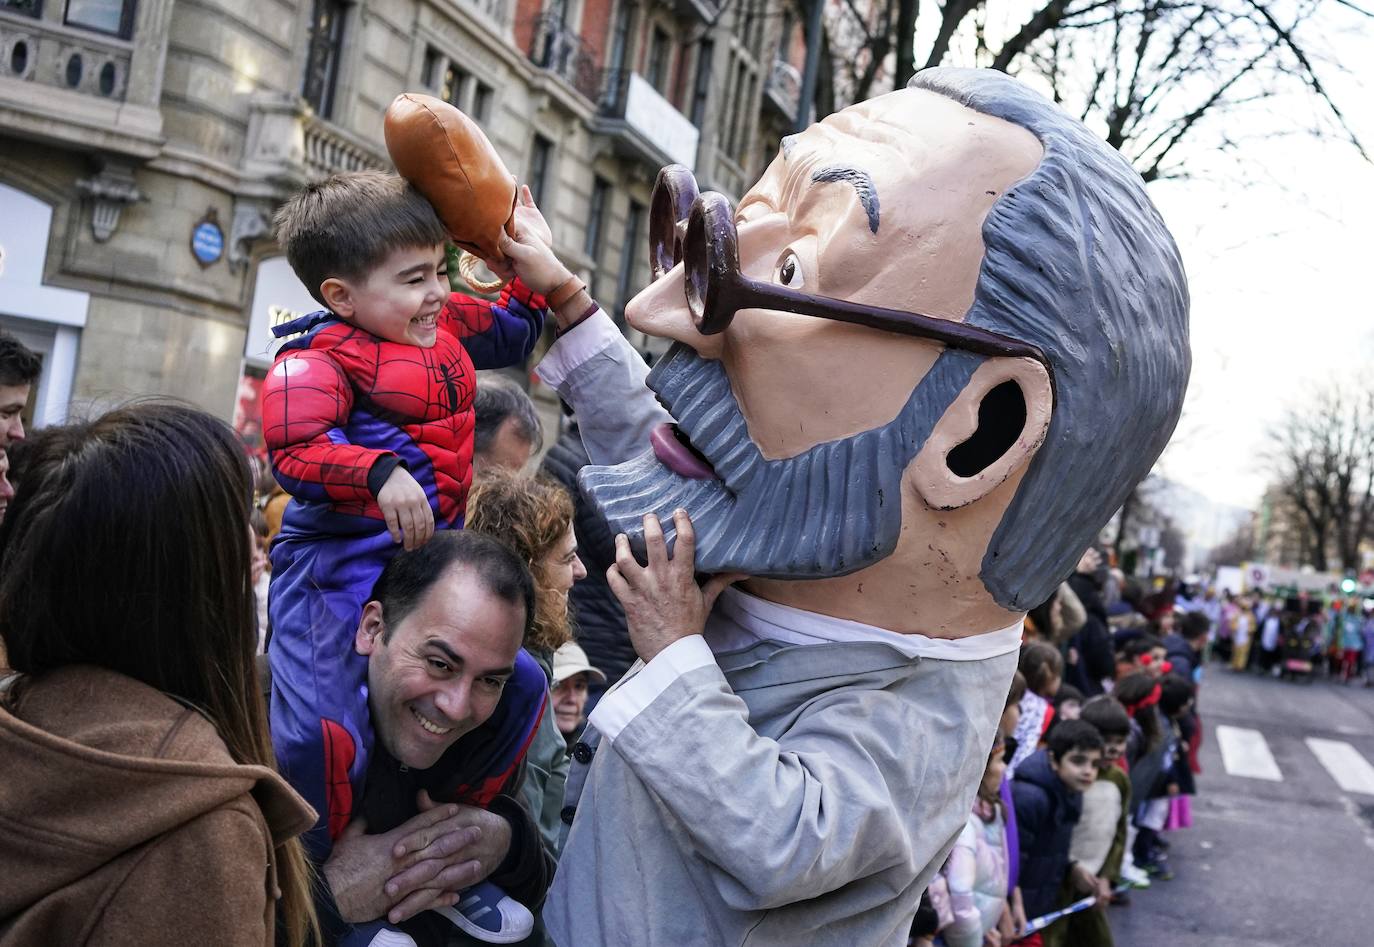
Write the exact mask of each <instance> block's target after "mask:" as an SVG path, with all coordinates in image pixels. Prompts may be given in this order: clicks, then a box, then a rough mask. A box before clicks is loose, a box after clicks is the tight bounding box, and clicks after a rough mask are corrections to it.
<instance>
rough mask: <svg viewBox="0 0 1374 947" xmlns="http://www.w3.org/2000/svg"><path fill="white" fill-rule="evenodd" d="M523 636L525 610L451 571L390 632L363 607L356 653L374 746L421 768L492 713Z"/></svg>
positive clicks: (379, 616) (372, 609) (459, 570)
mask: <svg viewBox="0 0 1374 947" xmlns="http://www.w3.org/2000/svg"><path fill="white" fill-rule="evenodd" d="M524 630H525V614H524V606H523V605H521V604H516V603H512V602H508V601H505V600H504V599H502V598H500V597H498V596H496V595H494V594H492V593H491V592H490V591H489V590H488V589H487V587H486V585H485V584H484V583H483V582H482V581H481V580H480V579H478V578H477V577H476V576H474V575H473V574H472V572H471V571H469V570H468V569H466V568H465V567H463V566H452V567H450V568H449V569H448V570H446V571H445V573H444V574H443V575H442V576H440V577H439V578H438V579H437V580H435V582H434V583H433V585H431V586H430V588H429V590H428V591H427V592H426V593H425V595H424V597H423V599H421V601H420V602H419V603H418V604H417V605H416V606H415V607H414V609H412V610H411V611H410V613H409V614H407V615H406V616H405V617H404V618H403V619H402V620H401V621H400V622H397V623H396V624H395V625H394V627H391V628H387V626H386V616H385V615H384V614H383V612H382V606H381V604H380V603H379V602H376V601H373V602H369V603H368V605H367V608H366V609H365V610H364V612H363V619H362V622H361V624H360V625H359V627H358V634H357V638H356V647H357V650H358V653H359V654H362V655H366V656H367V657H368V665H367V685H368V707H369V710H370V712H371V714H372V728H373V730H374V731H375V733H376V734H377V739H378V740H379V741H380V742H381V744H382V745H383V746H384V747H386V749H387V750H388V751H389V752H390V753H391V755H392V756H393V757H395V758H396V759H397V760H399V761H400V762H401V763H403V764H405V765H406V766H410V767H414V768H416V769H427V768H428V767H430V766H433V765H434V764H435V763H436V762H438V760H439V757H440V756H442V755H443V753H444V751H445V750H447V749H448V748H449V747H450V746H452V745H453V744H454V743H455V742H457V740H458V738H459V737H461V736H463V734H465V733H468V732H469V731H471V730H473V729H475V728H476V727H478V726H481V725H482V724H483V723H485V722H486V721H487V719H488V718H489V717H490V716H491V715H492V713H493V712H494V711H495V710H496V705H497V702H498V701H500V699H501V692H502V690H503V689H504V687H505V684H506V681H507V680H508V679H509V678H510V676H511V674H512V673H513V672H514V666H515V655H516V652H517V651H518V650H519V649H520V643H521V639H522V637H523V635H524Z"/></svg>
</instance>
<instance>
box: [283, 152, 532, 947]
mask: <svg viewBox="0 0 1374 947" xmlns="http://www.w3.org/2000/svg"><path fill="white" fill-rule="evenodd" d="M529 212H533V213H534V214H537V211H532V208H531V209H529V210H526V213H529ZM517 213H519V211H518V212H517ZM536 223H538V224H540V225H542V224H543V222H542V219H541V220H539V221H537V222H536ZM276 225H277V238H278V240H279V242H280V243H281V244H282V245H283V247H284V248H285V250H286V255H287V259H288V260H289V261H290V263H291V267H292V269H293V270H294V271H295V273H296V275H297V276H298V277H299V278H300V280H301V282H302V283H304V284H305V286H306V288H307V289H308V290H309V291H310V293H311V295H312V296H314V297H315V299H317V300H318V301H319V302H320V303H321V305H323V306H324V307H325V308H324V309H323V310H321V311H319V312H315V313H312V314H310V315H307V316H303V317H301V318H299V319H296V320H293V321H291V322H288V323H286V324H285V325H281V326H277V327H276V328H275V329H274V330H273V331H274V333H275V334H276V335H278V336H279V337H286V336H289V337H290V338H289V339H288V341H287V342H286V343H285V344H284V345H283V346H282V348H281V350H280V351H279V353H278V355H277V357H276V361H275V363H274V364H273V366H272V370H271V371H270V372H269V374H268V376H267V380H266V382H265V384H264V387H263V427H264V435H265V439H266V442H267V446H268V448H269V451H270V456H271V461H272V467H273V472H274V473H275V475H276V478H277V481H278V482H279V483H280V484H281V486H282V487H283V488H284V489H285V490H286V491H287V492H288V493H290V494H291V495H292V497H293V499H292V500H291V502H290V504H289V505H288V507H287V509H286V511H285V513H284V515H283V519H282V529H281V532H280V534H279V536H278V537H277V540H276V542H275V544H274V545H273V547H272V585H271V599H270V604H269V612H270V616H271V624H272V632H273V636H272V640H271V643H270V646H269V649H268V651H269V657H270V661H271V666H272V680H273V687H272V704H271V727H272V739H273V743H274V746H275V749H276V753H277V759H278V762H279V764H280V766H281V769H282V771H283V773H285V774H286V776H287V777H288V779H289V780H290V782H291V784H292V785H293V786H294V787H295V788H296V789H297V790H298V791H299V792H300V793H301V794H302V795H304V796H305V797H306V799H307V800H308V801H309V802H310V804H311V805H312V806H314V807H315V809H316V810H317V811H318V813H319V815H320V822H319V823H318V824H317V825H316V826H315V828H314V829H312V830H311V832H310V833H309V836H308V837H307V847H308V849H309V850H310V853H311V855H312V857H314V858H315V859H316V860H317V861H320V862H323V861H324V859H325V858H326V857H327V856H328V853H329V851H330V850H331V848H332V845H333V841H334V840H335V839H337V838H338V836H339V834H340V833H341V832H342V831H343V829H344V827H345V826H346V825H347V824H348V822H349V820H350V818H351V817H352V815H353V812H354V811H355V809H357V807H358V805H357V804H358V793H359V792H360V790H361V788H362V780H363V776H364V774H365V773H366V771H367V764H368V757H369V753H370V751H371V749H372V738H373V733H372V727H371V725H370V723H369V715H368V706H367V696H366V695H367V690H366V687H365V680H366V668H367V662H366V660H365V659H364V658H363V657H362V656H360V655H358V654H357V653H356V652H355V651H354V637H355V632H356V630H357V628H358V623H359V618H360V616H361V613H362V610H363V606H364V604H365V603H366V602H367V600H368V598H369V595H370V594H371V592H372V588H373V584H374V583H375V582H376V580H377V578H378V576H379V575H380V574H381V572H382V569H383V567H384V566H385V565H386V563H387V562H388V561H389V560H390V559H391V558H392V556H393V555H394V554H395V552H396V551H397V550H398V549H399V548H400V547H401V546H402V545H404V546H405V548H406V549H414V548H416V547H418V546H420V545H422V544H424V543H425V542H426V541H427V540H428V539H429V537H430V536H431V535H432V534H433V533H434V531H435V530H436V529H461V528H462V526H463V517H464V510H465V505H466V501H467V496H468V488H469V486H470V484H471V480H472V471H471V458H472V437H473V410H472V401H473V391H474V388H475V378H476V376H475V370H476V369H479V368H500V367H503V366H507V365H513V364H521V363H523V362H524V360H525V359H526V357H527V356H528V355H529V354H530V351H531V350H532V349H533V347H534V345H535V342H536V341H537V340H538V338H539V335H540V333H541V331H542V330H543V326H544V299H543V297H542V296H541V295H540V292H541V291H545V290H548V289H551V288H552V287H543V286H538V287H531V286H527V285H526V284H524V283H523V282H521V281H520V280H519V279H516V280H515V281H513V282H512V283H511V284H510V285H508V286H507V287H505V288H504V289H503V290H502V291H501V295H500V298H499V300H497V301H496V302H488V301H486V300H482V299H475V298H472V297H468V296H464V295H461V294H459V293H450V292H449V289H448V286H447V285H446V284H445V283H444V278H445V276H446V269H445V247H444V244H445V241H446V239H447V234H446V232H445V230H444V227H443V225H442V224H441V223H440V221H439V218H438V217H437V216H436V214H435V212H434V209H433V207H431V205H430V204H429V203H428V202H427V201H426V200H425V198H424V197H422V196H421V195H420V194H419V193H418V192H416V191H415V190H414V189H413V188H411V187H410V185H408V184H407V183H406V182H405V181H404V180H402V179H401V178H399V177H397V176H396V175H393V174H384V173H381V172H358V173H349V174H338V175H335V176H333V177H331V178H329V179H328V180H325V181H322V182H318V183H314V184H309V185H307V186H306V187H305V188H304V189H303V190H302V191H301V192H300V193H298V194H297V195H296V196H295V197H293V198H292V199H291V200H290V201H288V202H287V203H286V205H285V206H284V207H283V208H282V209H281V211H280V212H279V213H278V215H277V219H276ZM543 227H544V229H545V230H546V225H543ZM546 692H547V691H546V687H545V681H544V675H543V674H542V672H541V671H540V670H539V668H538V666H537V665H536V664H535V663H534V662H533V660H531V659H530V658H529V656H528V655H525V654H524V653H523V652H521V654H520V658H519V659H518V660H517V662H516V666H515V671H514V674H513V676H512V677H511V679H510V680H509V681H507V682H506V685H505V691H504V693H503V697H502V700H501V705H500V706H498V709H497V712H496V714H495V715H494V720H493V721H488V723H487V724H485V725H484V731H485V732H486V734H487V736H488V737H489V738H490V737H491V735H492V734H499V735H500V737H501V739H502V740H503V741H504V742H503V743H502V744H501V749H500V751H499V752H496V753H494V755H492V756H489V757H487V756H484V757H483V758H484V759H490V760H491V767H492V770H493V771H492V772H490V773H487V774H485V775H487V776H493V777H496V776H500V775H501V772H502V771H503V770H513V769H514V767H516V766H517V765H519V762H520V758H521V756H522V755H523V753H524V751H525V748H526V746H527V744H528V742H529V739H530V737H531V735H532V734H533V732H534V729H535V727H536V725H537V724H538V721H539V716H540V713H541V711H542V706H543V701H544V697H545V694H546ZM444 723H445V722H444V721H433V720H428V719H423V718H420V717H419V715H418V712H417V713H416V721H415V725H416V726H417V727H422V728H424V729H425V730H426V731H427V732H429V733H436V732H443V731H442V728H443V726H444ZM465 739H466V738H465ZM461 746H463V744H462V743H461V742H460V743H459V744H458V747H461ZM456 748H457V747H455V749H456ZM499 782H500V780H499V779H492V780H487V781H479V782H478V783H474V784H472V785H476V786H482V785H488V784H491V785H494V784H496V783H499ZM450 801H461V802H466V803H469V804H472V805H484V804H485V803H486V802H487V801H489V800H487V799H483V798H480V794H479V795H476V796H470V797H468V798H464V799H455V800H450ZM488 887H490V886H488ZM470 890H476V889H470ZM498 893H499V892H498ZM470 900H471V899H469V898H467V897H465V898H464V899H463V902H462V903H463V904H464V905H466V904H468V903H469V902H470ZM481 909H482V905H480V904H477V905H475V907H473V908H465V910H464V913H465V914H468V913H471V912H472V911H480V910H481ZM488 913H489V914H491V913H495V914H500V912H499V911H496V912H488ZM479 926H480V925H479ZM469 933H473V934H474V936H477V935H478V931H475V930H474V931H469Z"/></svg>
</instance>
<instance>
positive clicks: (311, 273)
mask: <svg viewBox="0 0 1374 947" xmlns="http://www.w3.org/2000/svg"><path fill="white" fill-rule="evenodd" d="M273 223H274V224H275V225H276V230H277V243H279V244H281V246H282V249H284V250H285V251H286V259H287V261H288V262H290V264H291V269H293V270H295V272H296V276H297V277H299V278H300V281H301V282H302V283H304V284H305V288H306V289H307V290H308V291H309V292H310V295H311V296H314V297H315V300H316V301H317V302H319V304H320V305H322V306H323V305H327V304H326V303H325V301H324V298H323V297H322V296H321V295H320V284H321V283H323V282H324V281H325V280H327V279H329V278H330V277H340V278H343V279H360V278H362V277H363V276H365V275H367V272H368V271H369V270H371V269H373V268H374V267H376V266H378V265H380V264H381V263H382V261H383V260H385V259H386V258H387V256H388V255H390V254H391V253H393V252H394V251H396V250H400V249H405V248H408V247H432V246H434V245H435V244H438V243H443V242H444V241H446V240H447V239H448V234H447V233H446V232H445V231H444V225H443V224H441V223H440V222H439V216H438V214H436V213H435V212H434V208H433V207H432V206H430V203H429V201H427V200H425V198H424V197H423V196H422V195H421V194H420V192H419V191H417V190H415V189H414V188H413V187H411V186H410V185H409V184H408V183H407V182H406V180H405V179H404V178H402V177H399V176H398V175H395V174H388V173H386V172H383V171H350V172H347V173H344V174H336V175H334V176H332V177H329V178H326V179H325V180H323V181H315V182H312V183H310V184H307V185H306V186H305V187H303V188H301V189H300V191H298V192H297V193H296V194H295V195H294V196H292V198H291V199H290V200H288V201H287V202H286V203H285V204H283V205H282V207H281V209H280V210H278V211H277V216H276V218H275V220H274V221H273Z"/></svg>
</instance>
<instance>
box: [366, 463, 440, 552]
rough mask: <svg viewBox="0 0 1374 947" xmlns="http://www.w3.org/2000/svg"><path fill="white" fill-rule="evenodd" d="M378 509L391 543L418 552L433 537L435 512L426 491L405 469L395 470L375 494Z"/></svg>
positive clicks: (398, 468)
mask: <svg viewBox="0 0 1374 947" xmlns="http://www.w3.org/2000/svg"><path fill="white" fill-rule="evenodd" d="M377 506H378V507H380V508H381V511H382V516H384V517H386V528H387V532H389V533H391V541H392V542H394V543H399V542H404V543H405V546H406V548H407V549H419V548H420V547H421V546H423V545H424V544H425V543H427V542H429V537H431V536H433V535H434V511H433V510H432V509H430V506H429V498H428V497H427V496H425V488H424V487H422V486H420V484H419V483H417V482H416V481H415V478H414V477H412V476H411V475H410V471H408V470H406V469H405V468H404V467H397V468H396V469H395V470H393V471H392V472H391V476H390V477H387V478H386V483H384V484H382V489H381V490H380V491H379V492H378V493H377Z"/></svg>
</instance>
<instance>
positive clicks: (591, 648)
mask: <svg viewBox="0 0 1374 947" xmlns="http://www.w3.org/2000/svg"><path fill="white" fill-rule="evenodd" d="M589 462H590V461H589V460H588V458H587V450H586V448H584V447H583V446H582V437H581V435H580V434H578V432H577V428H576V427H573V428H571V429H569V430H568V431H567V433H565V434H564V435H563V436H562V437H560V438H559V439H558V442H557V443H556V444H554V445H553V447H552V448H550V450H549V452H548V454H547V455H546V456H545V457H544V464H543V471H544V472H545V473H546V474H548V475H549V476H551V477H553V478H554V479H555V480H557V481H558V482H559V483H561V484H563V486H565V487H567V488H568V490H569V492H571V493H572V495H573V505H574V507H575V508H576V509H575V513H574V515H573V533H574V534H575V535H576V536H577V553H578V555H579V556H581V557H582V563H583V565H585V566H586V567H587V577H586V578H585V579H583V580H582V581H581V582H578V583H577V584H576V585H574V586H573V587H572V591H571V592H569V593H568V602H569V603H570V604H571V606H572V610H573V616H574V618H575V619H576V628H577V643H578V644H579V645H581V646H582V649H583V650H584V651H586V652H587V658H588V659H589V660H590V661H591V662H592V664H593V665H594V666H595V667H597V668H598V669H599V670H600V671H601V672H602V673H604V674H605V675H606V686H607V687H609V686H610V685H612V684H614V683H615V682H616V681H618V680H620V678H622V677H623V676H624V675H625V672H626V671H628V670H629V668H630V665H631V664H634V662H635V658H636V655H635V649H634V646H633V645H631V644H630V633H629V631H628V630H626V627H625V610H624V609H622V608H621V607H620V602H619V601H617V600H616V597H615V594H614V593H613V592H611V587H610V586H609V585H607V584H606V570H607V569H609V568H610V567H611V566H612V565H613V564H614V563H615V537H614V536H613V535H612V534H611V530H610V527H609V526H608V525H607V524H606V521H605V520H604V519H603V518H602V517H601V514H599V513H597V511H596V507H594V506H592V504H590V503H588V502H587V500H586V499H585V498H583V496H582V494H581V492H580V491H579V490H578V489H577V472H578V471H579V470H581V469H582V468H583V467H585V466H586V465H587V464H588V463H589Z"/></svg>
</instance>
